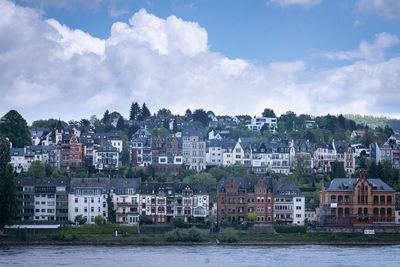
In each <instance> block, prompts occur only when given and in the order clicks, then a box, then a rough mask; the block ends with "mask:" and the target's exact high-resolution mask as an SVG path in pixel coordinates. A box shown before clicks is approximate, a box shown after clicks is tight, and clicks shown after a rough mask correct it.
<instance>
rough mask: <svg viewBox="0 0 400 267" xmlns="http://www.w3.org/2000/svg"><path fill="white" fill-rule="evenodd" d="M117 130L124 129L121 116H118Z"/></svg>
mask: <svg viewBox="0 0 400 267" xmlns="http://www.w3.org/2000/svg"><path fill="white" fill-rule="evenodd" d="M117 130H118V131H123V130H125V121H124V118H123V117H119V119H118V121H117Z"/></svg>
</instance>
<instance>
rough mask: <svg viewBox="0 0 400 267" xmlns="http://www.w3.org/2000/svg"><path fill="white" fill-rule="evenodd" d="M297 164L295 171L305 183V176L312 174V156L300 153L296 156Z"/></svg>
mask: <svg viewBox="0 0 400 267" xmlns="http://www.w3.org/2000/svg"><path fill="white" fill-rule="evenodd" d="M295 162H296V166H295V170H296V172H297V174H298V175H299V178H300V179H301V180H302V181H304V180H303V178H304V177H303V176H304V175H306V174H310V173H311V155H310V154H308V153H307V154H304V153H298V154H296V155H295Z"/></svg>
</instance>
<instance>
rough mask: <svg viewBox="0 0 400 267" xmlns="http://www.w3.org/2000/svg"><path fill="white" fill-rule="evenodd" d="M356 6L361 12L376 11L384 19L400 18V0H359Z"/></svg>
mask: <svg viewBox="0 0 400 267" xmlns="http://www.w3.org/2000/svg"><path fill="white" fill-rule="evenodd" d="M356 7H357V9H358V10H359V11H361V12H366V13H375V14H377V15H379V16H380V17H382V18H383V19H388V20H392V19H399V18H400V1H399V0H359V1H358V2H357V3H356Z"/></svg>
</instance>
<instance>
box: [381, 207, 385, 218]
mask: <svg viewBox="0 0 400 267" xmlns="http://www.w3.org/2000/svg"><path fill="white" fill-rule="evenodd" d="M381 216H385V208H381Z"/></svg>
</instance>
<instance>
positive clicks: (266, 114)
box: [262, 108, 276, 118]
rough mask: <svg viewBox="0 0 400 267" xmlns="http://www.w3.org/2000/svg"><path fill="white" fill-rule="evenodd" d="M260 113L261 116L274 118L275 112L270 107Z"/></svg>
mask: <svg viewBox="0 0 400 267" xmlns="http://www.w3.org/2000/svg"><path fill="white" fill-rule="evenodd" d="M262 115H263V117H268V118H276V115H275V112H274V111H273V110H272V109H270V108H266V109H264V111H263V113H262Z"/></svg>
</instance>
